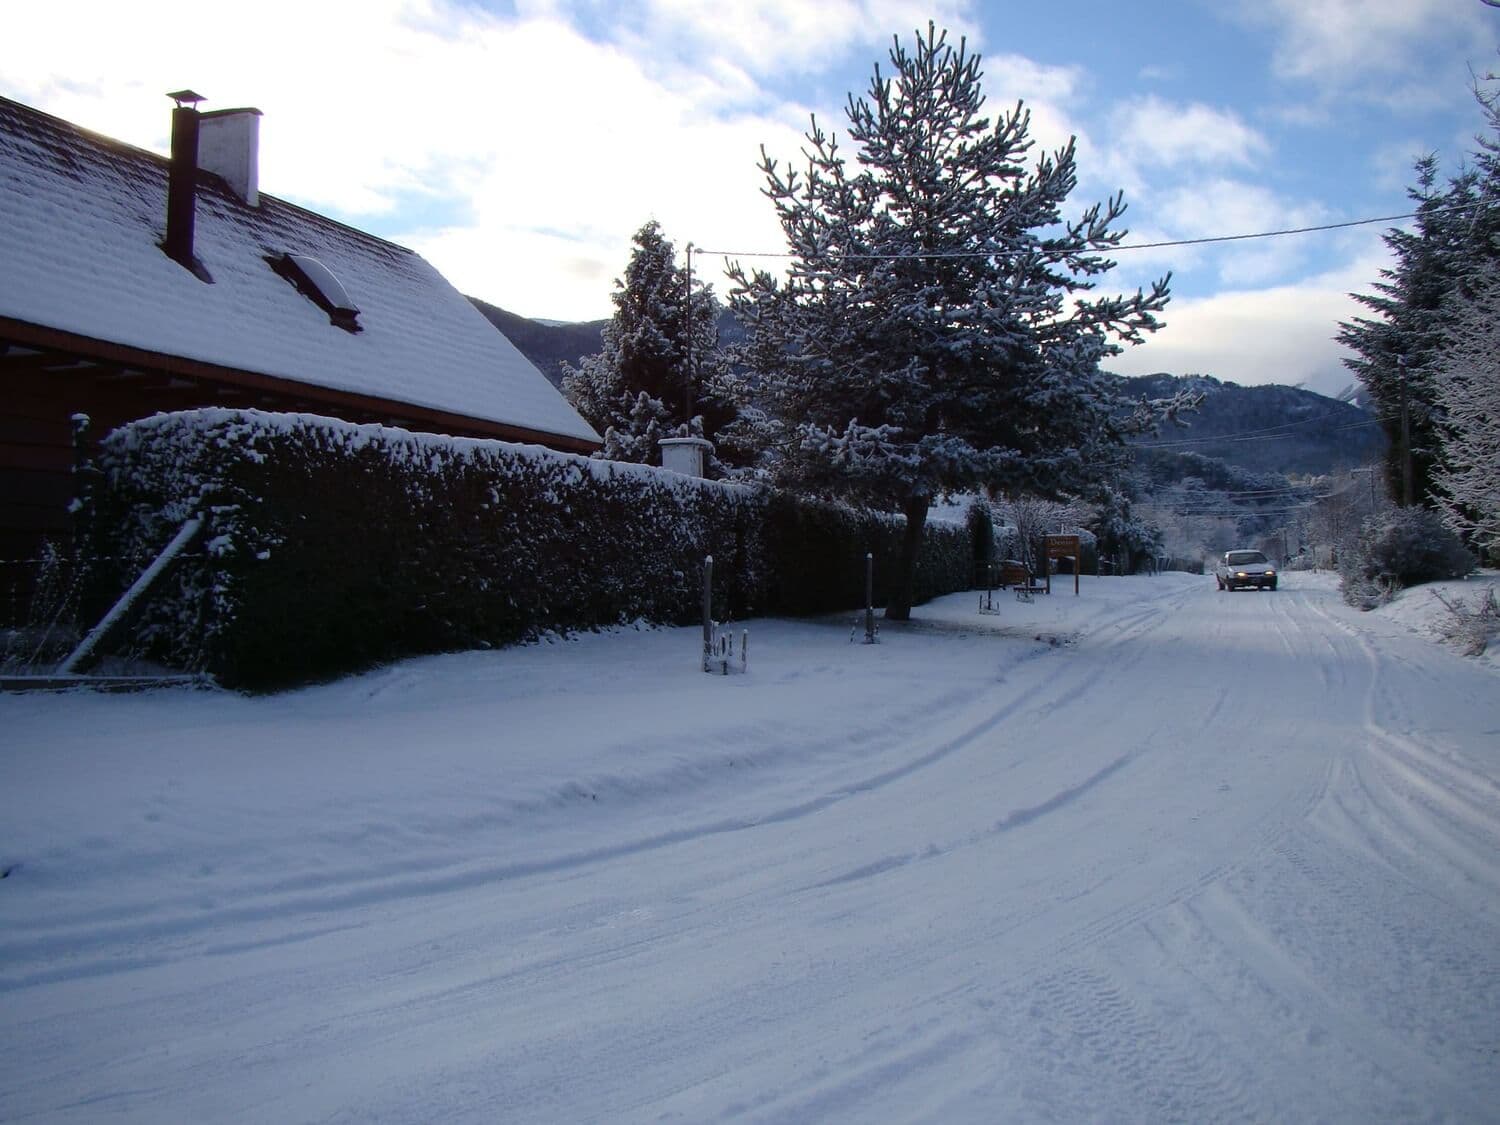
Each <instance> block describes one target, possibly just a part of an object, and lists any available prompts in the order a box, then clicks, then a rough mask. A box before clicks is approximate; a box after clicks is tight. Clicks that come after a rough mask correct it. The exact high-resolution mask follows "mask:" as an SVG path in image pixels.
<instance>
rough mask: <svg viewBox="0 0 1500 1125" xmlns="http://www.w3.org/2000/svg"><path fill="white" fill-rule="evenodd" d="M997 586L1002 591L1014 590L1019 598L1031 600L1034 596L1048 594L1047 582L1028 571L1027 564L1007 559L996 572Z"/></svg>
mask: <svg viewBox="0 0 1500 1125" xmlns="http://www.w3.org/2000/svg"><path fill="white" fill-rule="evenodd" d="M995 584H996V585H997V586H999V587H1000V588H1001V589H1014V590H1015V592H1016V596H1017V597H1025V598H1029V597H1030V596H1031V595H1032V594H1045V593H1047V585H1046V583H1045V582H1043V581H1040V580H1038V578H1037V577H1036V575H1034V574H1032V573H1031V571H1029V570H1027V569H1026V564H1025V563H1020V562H1017V561H1016V560H1015V559H1006V560H1005V562H1003V563H1000V564H999V567H998V569H997V570H996V572H995Z"/></svg>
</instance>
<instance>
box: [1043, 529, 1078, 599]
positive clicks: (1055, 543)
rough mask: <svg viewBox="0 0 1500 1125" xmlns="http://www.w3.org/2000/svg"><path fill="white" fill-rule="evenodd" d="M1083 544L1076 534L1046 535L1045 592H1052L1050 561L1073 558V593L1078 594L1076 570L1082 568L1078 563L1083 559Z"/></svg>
mask: <svg viewBox="0 0 1500 1125" xmlns="http://www.w3.org/2000/svg"><path fill="white" fill-rule="evenodd" d="M1082 550H1083V546H1082V541H1081V538H1080V537H1079V536H1077V535H1049V536H1047V592H1048V593H1049V594H1050V593H1051V592H1052V562H1053V560H1055V559H1072V560H1073V594H1074V596H1075V597H1076V596H1077V594H1078V572H1079V571H1080V570H1082V569H1083V567H1082V566H1081V565H1080V564H1081V563H1082V561H1083V558H1082V554H1081V552H1082Z"/></svg>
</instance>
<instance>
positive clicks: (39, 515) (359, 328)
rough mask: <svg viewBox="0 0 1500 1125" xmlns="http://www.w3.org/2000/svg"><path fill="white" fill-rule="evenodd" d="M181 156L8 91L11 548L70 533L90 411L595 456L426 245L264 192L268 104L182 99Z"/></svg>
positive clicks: (4, 525)
mask: <svg viewBox="0 0 1500 1125" xmlns="http://www.w3.org/2000/svg"><path fill="white" fill-rule="evenodd" d="M172 96H173V97H174V98H176V99H177V100H178V106H177V108H176V109H175V110H173V111H172V112H173V126H172V153H171V156H170V157H164V156H161V155H158V154H156V153H153V152H149V151H146V150H143V149H139V148H135V147H133V146H131V145H127V144H123V143H121V142H119V141H116V140H113V139H111V138H108V137H104V136H100V135H98V134H94V133H91V132H88V131H86V130H84V129H81V128H78V127H76V126H74V125H72V124H70V123H68V122H66V121H62V120H60V119H58V118H55V117H52V116H50V115H48V114H45V113H41V112H39V111H37V110H35V109H32V108H30V107H27V106H25V105H22V104H20V103H18V102H15V101H11V100H8V99H5V98H0V396H3V401H4V403H5V407H4V418H3V425H0V559H7V558H17V557H20V556H21V555H24V554H25V553H26V552H27V551H32V550H34V549H35V547H36V544H37V543H38V542H39V540H40V539H41V538H42V537H43V536H44V535H58V534H60V533H62V532H63V531H64V530H65V528H66V515H65V512H66V508H67V504H68V502H69V500H70V499H71V498H72V495H73V481H72V473H71V470H72V467H73V461H74V454H73V422H72V419H73V418H74V417H75V416H77V415H88V416H89V418H90V423H91V424H90V430H91V432H92V433H93V435H94V436H96V437H97V436H102V434H104V433H106V432H107V431H108V430H110V429H112V428H113V427H115V426H117V425H119V424H121V423H123V422H126V421H130V420H133V419H136V418H140V417H145V416H148V415H151V414H154V413H157V412H159V411H167V410H179V409H186V408H190V407H199V406H228V407H241V406H242V407H256V408H259V409H265V410H275V411H300V412H308V413H316V414H324V415H329V416H332V417H336V418H341V419H344V420H347V421H351V422H380V423H384V424H388V425H396V426H401V427H404V428H406V429H411V430H417V431H422V432H428V433H443V434H454V435H460V436H465V437H481V438H499V439H502V440H507V441H519V442H532V443H537V444H540V445H545V446H549V447H551V448H553V449H558V450H564V451H572V452H589V451H592V450H594V449H597V448H598V447H599V445H600V439H599V435H598V434H597V433H596V432H595V431H594V430H593V428H592V427H591V426H590V425H589V424H588V423H587V422H586V421H584V419H583V418H582V417H580V416H579V415H578V413H577V412H576V411H574V410H573V408H572V407H571V406H570V405H569V404H568V403H567V401H566V400H565V399H564V398H563V397H562V396H561V395H560V394H559V393H558V392H557V390H556V389H555V388H554V387H553V386H552V385H551V384H550V383H549V382H548V381H547V379H546V378H545V377H544V376H543V375H542V374H541V373H540V372H539V371H538V370H537V369H536V368H535V367H534V366H532V364H531V363H530V361H528V360H527V359H526V358H525V357H524V356H523V355H522V354H521V353H520V352H519V351H518V350H517V349H516V348H515V347H514V345H512V344H511V342H510V341H509V340H508V339H506V337H505V336H504V335H503V334H501V333H500V332H499V331H498V330H497V329H496V328H495V327H494V326H493V325H492V324H491V323H490V322H489V321H488V320H486V319H485V317H484V316H483V315H482V314H481V313H480V312H479V311H478V310H476V309H475V308H474V306H473V305H472V304H471V303H470V302H469V301H468V300H467V299H466V298H465V297H464V296H463V295H462V294H461V293H459V292H458V290H456V289H455V288H454V287H453V286H452V285H451V284H449V283H448V282H447V281H446V280H445V279H444V278H443V276H442V275H441V274H439V273H438V271H437V270H436V269H434V268H433V267H432V266H431V265H430V264H429V263H427V262H426V261H424V260H423V259H422V258H421V257H420V256H419V255H418V254H416V253H413V252H412V251H411V250H408V249H405V248H404V247H401V246H397V245H394V244H392V243H390V242H387V241H385V240H383V239H380V238H377V237H375V236H373V235H370V234H366V233H364V232H362V231H359V230H355V229H353V228H351V227H349V226H346V225H344V224H342V223H339V222H336V221H334V220H332V219H330V218H327V217H326V216H323V215H319V214H316V213H315V212H312V211H309V210H307V209H305V208H302V207H298V206H295V205H293V204H291V203H287V202H285V201H284V200H281V199H277V198H276V197H274V196H271V195H266V194H264V193H262V192H261V191H260V190H259V184H258V174H257V151H258V146H259V135H260V134H259V129H260V116H261V115H260V112H259V111H258V110H254V109H238V110H222V111H216V112H200V111H199V110H198V108H197V106H196V102H197V101H199V100H200V99H199V98H198V97H197V95H194V94H192V93H191V91H181V92H180V93H178V94H174V95H172Z"/></svg>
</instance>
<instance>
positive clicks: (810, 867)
mask: <svg viewBox="0 0 1500 1125" xmlns="http://www.w3.org/2000/svg"><path fill="white" fill-rule="evenodd" d="M1284 583H1285V585H1284V587H1283V589H1282V590H1280V591H1278V592H1276V593H1273V594H1267V593H1238V594H1222V593H1218V592H1217V591H1216V590H1215V588H1214V583H1213V581H1212V579H1211V578H1201V577H1200V578H1195V577H1190V576H1186V575H1175V574H1171V575H1163V576H1161V577H1159V578H1126V579H1088V578H1085V579H1084V581H1083V593H1082V596H1081V597H1076V598H1075V597H1074V596H1073V594H1072V590H1071V585H1063V584H1061V583H1058V584H1057V585H1055V587H1054V591H1055V592H1054V593H1053V594H1052V595H1051V596H1050V597H1038V598H1037V599H1036V601H1035V602H1034V603H1032V604H1029V605H1027V604H1023V603H1020V602H1017V601H1015V600H1014V599H1013V598H1011V597H1009V596H1005V597H1003V598H1002V599H1001V601H1000V602H999V605H1000V609H1001V612H1000V613H999V614H998V615H995V616H989V615H980V614H979V613H977V612H976V599H975V597H974V596H971V595H962V596H954V597H951V598H947V599H944V600H942V601H941V602H939V603H936V604H935V605H932V606H928V607H922V608H920V609H919V610H918V616H919V618H920V620H919V621H917V622H913V623H912V624H910V625H908V626H897V625H894V624H892V625H887V626H885V627H884V629H883V633H882V640H883V643H882V644H880V645H877V646H864V645H860V644H850V643H849V636H850V624H851V623H850V622H847V621H839V622H822V623H819V622H787V621H762V622H753V623H752V624H751V626H750V628H751V638H750V672H749V674H748V675H744V676H729V677H717V676H714V677H710V676H705V675H703V674H701V673H700V672H698V671H697V668H696V662H697V651H696V650H697V644H698V641H697V637H696V634H695V633H694V632H693V631H691V630H657V631H652V630H642V631H632V630H625V631H621V632H617V633H613V634H608V635H597V636H585V637H582V638H578V639H573V640H567V641H558V642H555V643H552V644H542V645H537V646H532V647H529V648H525V649H517V650H511V651H505V652H497V653H485V654H469V655H459V656H448V657H439V658H433V659H425V660H418V661H411V662H407V663H404V664H401V665H398V666H395V667H392V668H389V669H386V670H383V671H380V672H377V673H374V674H371V675H367V676H363V677H359V678H355V679H351V680H348V681H345V682H342V683H338V684H332V685H328V686H324V687H320V688H315V689H311V690H306V691H301V692H297V693H292V694H288V695H284V696H278V697H274V698H265V699H246V698H240V697H236V696H231V695H226V694H221V693H215V692H203V691H191V690H172V691H160V692H154V693H146V694H138V695H126V696H97V695H90V694H84V693H69V694H61V695H48V696H7V697H0V730H3V731H4V735H3V746H4V748H3V750H0V762H3V765H4V770H5V783H4V785H3V787H0V869H3V870H6V871H8V872H9V874H8V876H7V877H6V878H5V879H3V880H0V1120H5V1121H80V1122H85V1121H86V1122H94V1121H114V1120H132V1121H142V1122H166V1121H194V1122H207V1121H220V1120H222V1121H275V1122H295V1121H398V1122H424V1121H475V1122H488V1121H501V1120H506V1121H567V1122H573V1121H588V1120H622V1121H685V1122H700V1121H713V1120H722V1119H731V1118H732V1119H747V1120H750V1121H823V1120H842V1121H861V1122H867V1121H909V1120H920V1121H983V1122H992V1121H1031V1120H1056V1121H1090V1120H1097V1121H1152V1122H1156V1121H1166V1120H1182V1121H1195V1122H1201V1121H1239V1120H1255V1121H1271V1120H1296V1121H1310V1120H1323V1121H1350V1122H1356V1121H1357V1122H1364V1121H1371V1120H1419V1121H1427V1120H1455V1121H1479V1120H1496V1119H1497V1118H1500V1110H1497V1108H1496V1107H1497V1106H1500V690H1497V688H1500V680H1497V676H1496V666H1495V664H1494V662H1493V661H1490V662H1489V663H1485V662H1483V661H1474V660H1465V659H1462V658H1460V657H1458V656H1457V655H1454V654H1453V653H1452V652H1451V651H1449V650H1447V649H1445V648H1443V647H1441V646H1439V645H1437V644H1435V643H1433V642H1432V641H1431V640H1429V639H1427V638H1426V637H1424V636H1422V635H1420V634H1419V633H1418V632H1415V631H1413V630H1414V627H1416V626H1420V625H1421V624H1422V622H1423V620H1425V619H1426V618H1427V617H1428V616H1430V613H1431V612H1432V611H1431V609H1430V608H1428V609H1423V608H1421V607H1420V606H1419V605H1417V604H1415V603H1411V602H1408V599H1412V598H1413V597H1415V596H1418V595H1420V594H1421V593H1422V591H1419V590H1415V591H1410V592H1409V593H1408V594H1407V595H1404V597H1403V600H1402V601H1401V602H1398V603H1397V604H1396V605H1395V606H1393V607H1390V608H1388V609H1387V610H1383V611H1380V612H1378V613H1375V614H1363V615H1361V614H1358V613H1356V612H1354V611H1352V610H1349V609H1347V608H1346V607H1344V606H1343V605H1342V603H1341V602H1340V601H1339V600H1338V596H1337V593H1336V591H1335V589H1334V587H1333V583H1332V580H1331V579H1330V578H1329V577H1328V576H1326V575H1318V574H1293V575H1288V576H1286V578H1285V579H1284ZM1427 600H1428V601H1429V602H1430V601H1431V600H1432V599H1430V598H1428V599H1427Z"/></svg>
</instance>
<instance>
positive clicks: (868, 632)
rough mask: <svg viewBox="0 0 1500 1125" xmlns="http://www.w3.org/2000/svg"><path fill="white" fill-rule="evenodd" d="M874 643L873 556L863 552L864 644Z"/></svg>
mask: <svg viewBox="0 0 1500 1125" xmlns="http://www.w3.org/2000/svg"><path fill="white" fill-rule="evenodd" d="M874 643H875V556H874V554H873V553H871V552H869V551H866V552H865V644H867V645H872V644H874Z"/></svg>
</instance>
